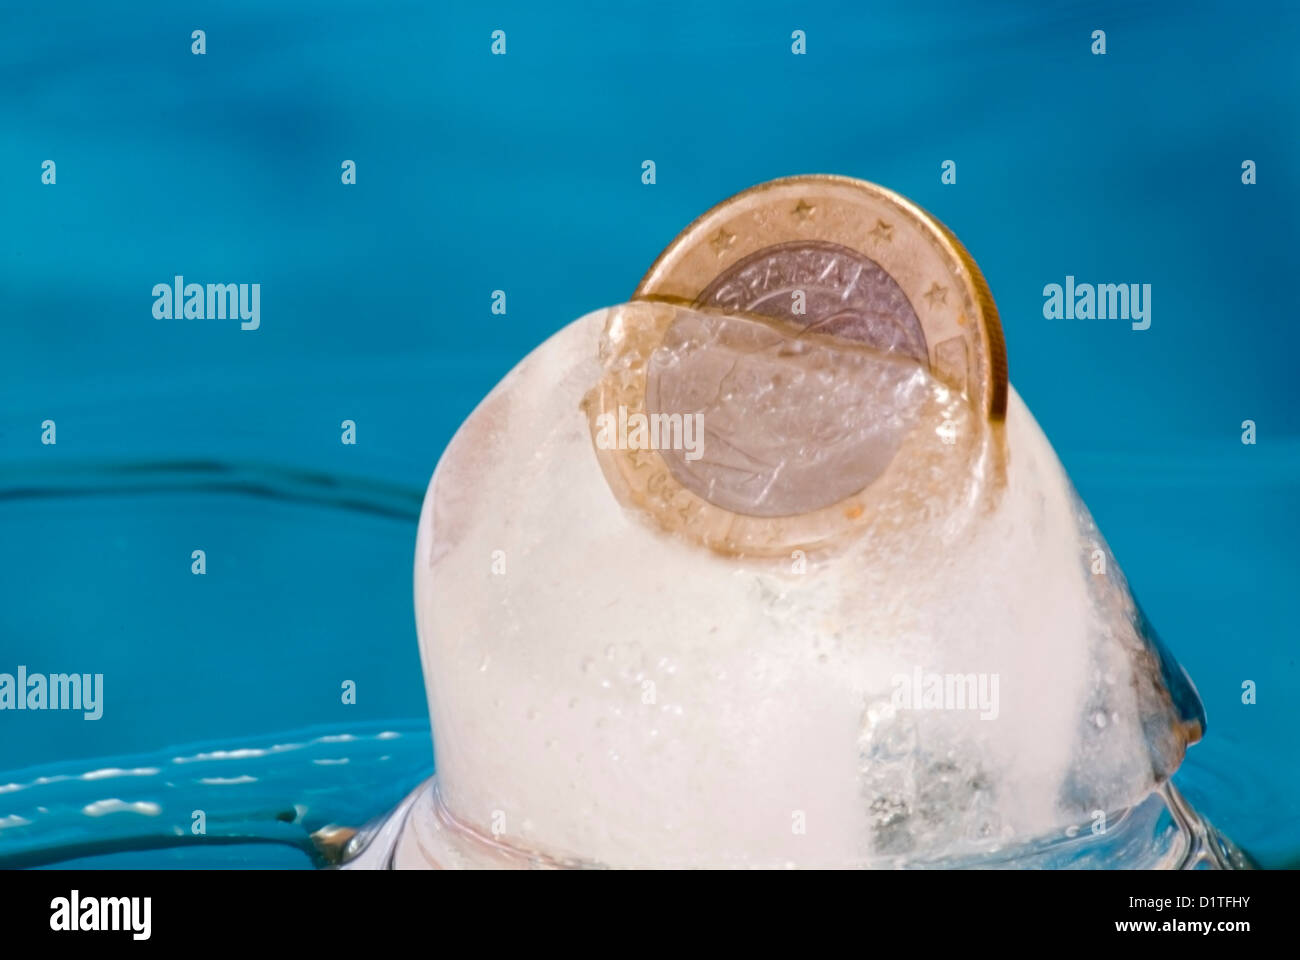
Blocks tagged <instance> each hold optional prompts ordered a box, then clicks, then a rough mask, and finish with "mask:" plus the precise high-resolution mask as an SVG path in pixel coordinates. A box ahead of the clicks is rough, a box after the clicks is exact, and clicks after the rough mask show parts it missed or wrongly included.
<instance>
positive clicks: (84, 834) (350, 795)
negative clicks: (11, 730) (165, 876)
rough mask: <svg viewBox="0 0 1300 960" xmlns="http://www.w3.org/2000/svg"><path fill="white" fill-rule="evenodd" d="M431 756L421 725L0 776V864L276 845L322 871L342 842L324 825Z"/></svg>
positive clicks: (253, 861) (378, 807)
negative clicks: (208, 847)
mask: <svg viewBox="0 0 1300 960" xmlns="http://www.w3.org/2000/svg"><path fill="white" fill-rule="evenodd" d="M430 750H431V748H430V743H429V736H428V729H427V728H426V727H425V726H424V725H422V724H418V723H409V724H404V725H398V726H394V725H381V724H375V725H371V726H369V727H364V728H357V729H352V730H349V731H341V730H340V731H323V730H303V731H295V732H294V733H291V734H283V735H281V736H279V737H273V738H258V739H255V740H245V741H239V742H232V743H225V744H190V745H188V746H186V747H184V748H181V749H178V750H174V751H166V752H161V753H157V754H144V755H136V756H126V757H107V758H104V759H103V760H102V761H100V762H99V763H97V764H96V765H95V766H94V767H93V768H84V767H78V766H75V765H72V764H61V765H51V766H48V767H42V768H35V769H31V770H26V771H22V772H21V773H19V774H17V775H16V776H14V779H12V780H3V781H0V811H3V813H0V868H13V867H32V866H40V865H44V864H50V863H58V862H60V861H66V860H71V859H74V858H82V857H89V856H96V855H106V854H121V853H124V852H127V851H142V850H160V849H163V848H168V847H179V846H188V845H198V844H209V845H232V844H279V845H283V846H288V847H293V848H296V849H298V850H300V851H302V853H304V854H306V856H307V857H308V858H309V860H310V862H312V863H315V864H316V865H318V866H319V865H323V864H325V863H327V862H329V861H330V860H331V859H332V847H334V846H337V845H338V844H339V843H340V842H341V841H343V840H345V839H346V835H344V834H343V832H336V831H334V830H332V829H331V828H333V827H337V826H358V825H360V824H362V823H364V822H365V821H366V820H368V819H369V818H370V817H371V816H373V815H374V814H375V813H377V812H379V811H382V810H384V809H386V808H387V806H390V805H392V804H394V803H396V802H397V801H398V800H400V799H401V797H402V795H403V794H404V793H405V792H406V791H408V790H409V789H410V788H411V786H412V785H413V784H414V783H418V782H419V781H420V779H422V778H423V777H425V776H427V775H428V772H429V768H430V766H431V765H432V764H431V752H430ZM200 830H201V831H202V832H199V831H200ZM313 835H315V837H313ZM268 859H274V858H273V857H272V856H271V855H269V854H263V855H261V860H262V861H264V860H268ZM152 865H155V866H156V865H157V864H152ZM243 865H245V866H260V865H263V864H262V862H260V861H259V858H258V857H257V856H250V857H249V858H248V859H247V860H246V862H245V863H244V864H243Z"/></svg>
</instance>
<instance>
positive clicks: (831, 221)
mask: <svg viewBox="0 0 1300 960" xmlns="http://www.w3.org/2000/svg"><path fill="white" fill-rule="evenodd" d="M803 240H814V241H823V242H828V243H835V244H838V245H840V246H843V247H848V248H849V249H850V250H853V251H855V252H856V253H859V254H862V255H864V256H866V257H868V258H869V259H871V260H874V261H875V262H876V263H878V264H879V265H880V266H881V268H883V269H884V271H885V272H886V273H888V274H889V275H890V276H891V277H893V278H894V280H895V281H896V282H897V283H898V284H899V286H900V287H902V289H903V293H904V294H905V295H906V296H907V299H908V300H909V301H910V302H911V304H912V309H913V310H915V311H916V315H917V318H918V319H919V320H920V321H921V327H922V330H923V331H924V332H925V340H926V347H927V350H928V352H929V359H930V368H931V371H932V372H933V373H934V374H935V376H937V377H938V378H939V379H941V380H943V381H944V382H946V383H948V384H949V385H950V386H954V387H956V388H957V389H959V390H962V391H963V392H964V393H966V395H967V396H969V397H970V398H971V401H972V403H974V404H975V405H976V406H977V409H978V410H979V412H980V413H981V414H982V415H983V416H985V417H987V418H988V419H989V421H991V422H998V421H1001V420H1002V419H1003V418H1004V417H1005V416H1006V411H1007V352H1006V344H1005V342H1004V340H1003V338H1002V324H1001V322H1000V321H999V320H998V310H997V306H996V305H995V304H994V303H993V295H992V294H991V293H990V292H989V286H988V283H987V282H986V281H985V279H984V274H983V273H981V272H980V268H979V267H978V266H977V265H976V263H975V260H974V258H973V257H971V255H970V254H969V253H968V252H967V251H966V248H965V247H964V246H962V244H961V241H959V240H958V239H957V238H956V237H955V236H954V235H953V233H952V231H951V230H949V229H948V228H947V227H945V226H944V225H943V224H942V223H940V222H939V221H938V220H937V219H936V218H935V217H933V216H931V215H930V214H929V213H927V212H926V211H925V210H922V209H921V208H920V207H918V206H917V205H916V204H914V203H912V201H910V200H908V199H907V198H906V197H903V196H900V195H899V194H897V193H894V191H892V190H887V189H885V188H884V187H881V186H877V185H876V184H874V183H868V182H867V181H865V180H857V179H854V178H853V177H843V176H836V175H833V174H808V175H804V176H797V177H784V178H782V179H779V180H770V181H768V182H767V183H760V184H758V185H757V186H755V187H750V188H749V189H748V190H744V191H742V192H741V193H738V194H736V195H734V196H732V197H729V198H728V199H726V200H723V201H722V202H721V203H719V204H718V205H717V206H715V207H713V209H711V210H709V211H708V212H707V213H705V214H703V215H702V216H700V217H699V218H697V219H696V220H695V222H694V223H692V224H691V225H690V226H688V227H687V228H686V229H685V230H683V231H682V232H681V233H679V234H678V235H677V237H676V239H674V240H673V242H672V243H670V244H669V245H668V246H667V247H666V248H664V251H663V253H661V254H660V255H659V257H658V259H657V260H655V262H654V264H653V265H652V266H651V267H650V270H649V271H648V272H647V273H646V275H645V276H644V277H643V278H642V279H641V282H640V284H638V285H637V288H636V292H635V293H634V294H633V298H634V299H638V300H668V301H671V302H675V303H684V304H691V303H694V302H695V300H696V298H697V297H699V295H700V294H701V293H702V292H703V291H704V290H705V289H706V288H707V287H708V286H709V284H710V283H711V282H712V281H713V279H714V278H715V277H717V276H718V275H719V274H721V273H723V272H724V271H726V270H727V269H728V268H729V267H731V266H732V265H734V264H736V263H738V262H739V261H741V260H743V259H744V258H745V257H747V256H749V255H750V254H753V253H755V252H757V251H759V250H762V249H763V248H765V247H771V246H775V245H777V244H782V243H790V242H792V241H803Z"/></svg>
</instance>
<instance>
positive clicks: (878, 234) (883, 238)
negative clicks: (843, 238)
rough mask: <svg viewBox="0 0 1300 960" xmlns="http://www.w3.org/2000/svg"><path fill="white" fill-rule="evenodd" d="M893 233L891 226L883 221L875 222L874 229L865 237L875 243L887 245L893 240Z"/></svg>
mask: <svg viewBox="0 0 1300 960" xmlns="http://www.w3.org/2000/svg"><path fill="white" fill-rule="evenodd" d="M893 233H894V228H893V226H892V225H891V224H888V223H885V221H884V220H877V221H876V226H875V228H874V229H872V230H871V231H870V232H868V233H867V236H869V237H870V238H871V239H872V240H874V241H876V243H889V242H890V241H891V240H893V239H894V237H893Z"/></svg>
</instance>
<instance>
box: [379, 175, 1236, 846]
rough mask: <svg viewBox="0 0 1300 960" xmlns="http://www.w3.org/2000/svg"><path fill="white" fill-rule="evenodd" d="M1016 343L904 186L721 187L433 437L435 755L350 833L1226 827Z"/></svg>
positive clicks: (595, 837) (865, 837) (737, 833)
mask: <svg viewBox="0 0 1300 960" xmlns="http://www.w3.org/2000/svg"><path fill="white" fill-rule="evenodd" d="M845 251H847V252H845ZM797 294H802V303H804V304H805V305H806V306H807V307H808V312H807V313H801V312H799V311H798V310H795V309H794V305H795V304H797V303H799V302H800V299H799V297H798V296H797ZM1005 373H1006V368H1005V363H1004V360H1003V359H1002V354H1001V334H1000V332H999V329H998V327H997V316H996V313H995V312H994V310H993V307H992V300H991V298H990V297H989V296H988V291H987V289H986V288H984V287H983V281H982V280H980V279H979V278H978V271H977V270H976V269H975V268H974V265H973V261H971V260H970V258H969V255H967V254H966V253H965V251H964V250H962V249H961V248H960V246H959V245H958V244H956V242H955V240H953V239H952V238H951V236H950V235H949V234H947V232H946V231H945V230H943V228H942V227H940V226H939V225H937V223H936V222H934V221H933V220H932V218H929V217H928V216H927V215H925V214H923V213H921V212H920V211H918V210H916V208H914V207H913V206H912V205H910V204H908V203H907V202H906V201H903V200H902V199H901V198H897V197H896V196H895V195H893V194H890V193H888V191H883V190H881V189H880V188H876V187H873V186H871V185H866V184H860V183H857V182H855V181H847V180H845V179H843V178H823V177H817V178H795V179H793V180H789V181H779V182H778V183H776V184H774V185H764V186H761V187H758V188H755V190H754V191H752V192H750V193H747V194H744V195H741V196H740V197H739V198H733V200H732V201H728V202H726V203H724V204H722V205H720V206H719V207H718V208H715V210H714V211H712V212H710V213H709V214H706V215H705V217H703V218H701V220H700V221H697V223H696V224H695V225H693V226H692V227H691V228H689V229H688V230H687V231H686V232H685V233H684V234H683V236H682V238H679V240H678V241H676V242H675V243H674V245H673V246H672V247H670V248H669V250H668V251H666V252H665V254H664V256H663V257H661V259H660V260H659V262H658V263H657V264H656V265H655V267H654V268H652V270H651V271H650V273H649V274H648V275H647V278H646V280H645V281H643V283H642V285H641V287H640V288H639V290H638V295H637V297H636V298H635V299H634V300H633V301H631V302H629V303H625V304H620V305H617V306H614V307H610V308H607V309H603V310H598V311H596V312H594V313H592V314H589V315H587V316H585V317H582V318H580V319H578V320H575V321H574V322H573V323H571V324H569V325H568V326H566V327H564V328H563V329H562V330H561V331H560V332H559V333H557V334H556V335H555V336H553V337H552V338H551V339H550V340H548V341H547V342H546V343H544V344H542V345H541V346H540V347H538V348H537V349H536V350H535V351H534V352H533V353H532V354H530V355H529V356H528V357H527V358H526V359H525V360H524V361H523V362H521V363H520V364H519V366H518V367H516V368H515V369H514V370H513V371H512V372H511V373H510V374H509V375H508V376H507V377H506V378H505V379H504V380H503V381H502V382H501V383H500V384H499V385H498V386H497V387H496V388H495V389H494V390H493V391H492V392H491V393H490V394H489V395H488V396H487V398H486V399H485V400H484V401H483V402H482V403H481V404H480V405H479V407H478V408H477V409H476V410H475V411H474V412H473V414H471V415H470V417H469V418H468V419H467V420H466V422H465V423H464V425H463V426H462V427H461V429H460V430H459V431H458V432H457V434H456V436H455V437H454V438H453V440H452V442H451V443H450V445H449V446H448V448H447V450H446V452H445V453H444V455H443V457H442V460H441V461H440V463H439V465H438V468H437V470H436V471H435V474H434V477H433V480H432V481H431V483H430V486H429V490H428V494H427V496H426V499H425V503H424V509H423V513H422V516H421V520H420V526H419V534H418V540H417V546H416V557H415V584H414V585H415V604H416V616H417V625H418V628H419V636H420V649H421V655H422V659H423V664H424V669H425V680H426V685H427V687H428V692H429V704H430V713H431V717H432V725H433V732H434V740H435V745H436V759H437V776H436V782H435V783H434V784H432V785H427V786H426V787H424V788H422V789H421V790H420V791H417V793H415V794H413V795H412V796H411V798H409V799H408V801H407V803H406V804H404V805H403V807H402V808H401V809H400V810H399V811H398V813H397V814H395V815H394V817H393V818H390V820H389V821H388V822H387V823H386V824H385V825H384V826H383V827H382V828H381V829H380V831H379V833H378V834H375V833H373V832H371V833H366V834H364V836H365V837H372V838H373V837H376V836H378V837H379V838H380V839H378V840H374V839H372V841H371V846H370V847H369V848H368V849H369V850H370V853H368V854H367V855H366V856H368V857H369V858H370V859H369V860H368V861H367V860H366V859H365V857H362V858H359V860H358V862H362V861H365V862H369V863H375V864H385V865H396V866H431V865H442V866H449V865H450V866H509V865H515V866H555V865H570V864H574V865H605V866H623V867H637V866H787V865H801V866H892V865H914V864H932V863H966V864H970V863H973V864H980V863H1002V862H1006V861H1008V860H1010V861H1012V862H1015V863H1021V864H1026V865H1036V866H1041V865H1049V866H1051V865H1100V866H1107V865H1126V866H1173V865H1187V864H1189V863H1210V864H1214V865H1228V864H1232V863H1236V862H1238V861H1237V860H1235V859H1234V857H1235V854H1234V853H1233V851H1232V848H1231V847H1230V845H1228V844H1227V843H1226V841H1221V838H1218V836H1217V834H1214V833H1213V831H1212V830H1210V829H1209V828H1208V827H1207V826H1206V825H1205V824H1203V823H1202V822H1201V821H1200V820H1199V819H1198V818H1196V816H1195V814H1194V813H1193V812H1191V811H1190V809H1189V808H1187V807H1186V804H1185V803H1184V802H1183V801H1182V800H1181V798H1180V797H1178V795H1177V793H1176V791H1174V790H1173V789H1172V787H1171V785H1170V784H1169V777H1170V776H1171V774H1172V773H1173V771H1174V770H1175V769H1176V767H1177V766H1178V764H1179V762H1180V761H1181V759H1182V756H1183V753H1184V751H1185V749H1186V747H1187V745H1188V744H1189V743H1192V742H1195V741H1196V740H1197V739H1198V738H1199V737H1200V736H1201V734H1202V732H1203V730H1204V725H1205V718H1204V712H1203V710H1202V708H1201V705H1200V701H1199V699H1198V697H1197V695H1196V692H1195V690H1194V688H1193V687H1192V685H1191V683H1190V681H1189V680H1188V679H1187V677H1186V674H1185V673H1184V672H1183V671H1182V669H1181V667H1179V666H1178V664H1177V662H1176V661H1175V660H1174V659H1173V658H1172V657H1171V656H1170V655H1169V653H1168V651H1167V650H1166V649H1165V648H1164V647H1163V646H1162V645H1161V643H1160V641H1159V640H1158V639H1157V637H1156V635H1155V633H1154V631H1153V630H1152V629H1151V627H1150V624H1149V623H1147V621H1146V618H1145V617H1144V616H1143V614H1142V612H1141V610H1140V608H1139V607H1138V605H1137V604H1136V602H1135V601H1134V599H1133V597H1132V595H1131V593H1130V591H1129V589H1128V586H1127V583H1126V582H1125V580H1124V577H1123V574H1122V573H1121V572H1120V569H1119V567H1118V565H1117V564H1116V563H1115V560H1114V558H1113V557H1112V556H1111V555H1110V553H1109V550H1108V549H1107V547H1106V545H1105V541H1104V540H1103V539H1102V537H1101V535H1100V533H1099V531H1098V530H1097V529H1096V527H1095V525H1094V524H1093V522H1092V520H1091V517H1090V516H1089V514H1088V511H1087V509H1086V508H1085V507H1084V506H1083V504H1082V503H1081V502H1080V501H1079V499H1078V497H1077V495H1076V494H1075V492H1074V490H1073V488H1072V486H1071V484H1070V481H1069V479H1068V477H1067V476H1066V474H1065V471H1064V470H1063V468H1062V467H1061V464H1060V462H1059V461H1058V460H1057V458H1056V456H1055V454H1054V453H1053V451H1052V448H1051V446H1050V444H1049V443H1048V441H1047V439H1046V437H1045V436H1044V435H1043V433H1042V431H1041V430H1040V429H1039V427H1038V425H1037V424H1036V423H1035V421H1034V419H1033V417H1032V416H1031V414H1030V413H1029V411H1028V409H1027V408H1026V407H1025V405H1024V404H1023V403H1022V402H1021V401H1020V399H1019V397H1018V396H1017V395H1016V393H1015V392H1014V391H1013V390H1011V389H1010V388H1009V386H1008V385H1007V383H1006V380H1005ZM697 428H698V429H697ZM1099 816H1100V817H1101V819H1102V821H1103V822H1104V823H1106V824H1107V825H1108V827H1107V829H1106V830H1105V831H1104V832H1103V833H1102V834H1100V835H1099V834H1097V833H1096V832H1095V829H1094V828H1095V825H1096V824H1097V822H1098V817H1099ZM1171 822H1172V823H1173V825H1174V828H1173V829H1170V827H1169V824H1170V823H1171ZM375 850H379V851H381V852H380V853H375V852H374V851H375Z"/></svg>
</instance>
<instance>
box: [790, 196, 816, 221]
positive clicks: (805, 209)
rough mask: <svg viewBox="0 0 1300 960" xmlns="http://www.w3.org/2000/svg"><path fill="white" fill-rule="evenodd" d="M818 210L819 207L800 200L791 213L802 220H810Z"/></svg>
mask: <svg viewBox="0 0 1300 960" xmlns="http://www.w3.org/2000/svg"><path fill="white" fill-rule="evenodd" d="M816 210H817V207H816V206H815V205H813V204H811V203H809V202H808V201H807V200H800V201H799V202H798V203H796V204H795V206H794V209H793V210H792V211H790V212H791V213H793V214H794V215H795V216H796V217H798V218H799V219H800V220H807V219H809V218H810V217H811V216H812V215H813V214H814V213H815V212H816Z"/></svg>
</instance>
